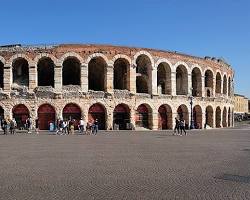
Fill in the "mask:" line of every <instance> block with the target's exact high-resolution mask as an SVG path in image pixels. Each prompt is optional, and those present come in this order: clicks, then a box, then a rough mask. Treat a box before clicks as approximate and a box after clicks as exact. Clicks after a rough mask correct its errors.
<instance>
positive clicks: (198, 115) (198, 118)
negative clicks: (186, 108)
mask: <svg viewBox="0 0 250 200" xmlns="http://www.w3.org/2000/svg"><path fill="white" fill-rule="evenodd" d="M193 120H194V127H195V128H196V129H202V109H201V106H199V105H196V106H194V108H193Z"/></svg>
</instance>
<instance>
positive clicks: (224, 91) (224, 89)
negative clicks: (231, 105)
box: [223, 74, 227, 95]
mask: <svg viewBox="0 0 250 200" xmlns="http://www.w3.org/2000/svg"><path fill="white" fill-rule="evenodd" d="M223 94H225V95H226V94H227V77H226V74H225V75H224V76H223Z"/></svg>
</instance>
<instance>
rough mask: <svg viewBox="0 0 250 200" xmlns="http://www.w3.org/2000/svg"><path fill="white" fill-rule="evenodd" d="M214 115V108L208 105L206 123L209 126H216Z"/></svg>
mask: <svg viewBox="0 0 250 200" xmlns="http://www.w3.org/2000/svg"><path fill="white" fill-rule="evenodd" d="M213 116H214V112H213V108H212V106H208V107H206V119H205V120H206V121H205V123H206V124H207V125H208V126H210V127H214V125H213V120H214V119H213V118H214V117H213Z"/></svg>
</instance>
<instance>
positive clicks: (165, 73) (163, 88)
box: [157, 63, 171, 95]
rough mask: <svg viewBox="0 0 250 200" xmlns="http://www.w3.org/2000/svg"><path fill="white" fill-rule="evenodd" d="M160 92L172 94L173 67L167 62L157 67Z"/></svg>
mask: <svg viewBox="0 0 250 200" xmlns="http://www.w3.org/2000/svg"><path fill="white" fill-rule="evenodd" d="M157 88H158V94H168V95H171V68H170V66H169V65H168V64H167V63H160V64H159V65H158V68H157Z"/></svg>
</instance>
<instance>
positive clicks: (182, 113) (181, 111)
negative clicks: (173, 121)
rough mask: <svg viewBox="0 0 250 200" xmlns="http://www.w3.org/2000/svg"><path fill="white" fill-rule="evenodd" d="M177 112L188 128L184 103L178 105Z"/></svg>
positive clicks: (187, 113) (187, 116)
mask: <svg viewBox="0 0 250 200" xmlns="http://www.w3.org/2000/svg"><path fill="white" fill-rule="evenodd" d="M177 114H178V117H179V119H180V120H182V119H184V120H185V127H186V128H187V129H188V128H189V112H188V108H187V106H186V105H185V104H182V105H180V106H179V107H178V109H177Z"/></svg>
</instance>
